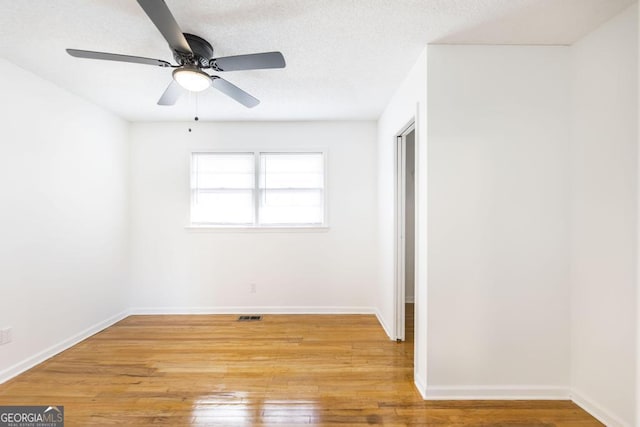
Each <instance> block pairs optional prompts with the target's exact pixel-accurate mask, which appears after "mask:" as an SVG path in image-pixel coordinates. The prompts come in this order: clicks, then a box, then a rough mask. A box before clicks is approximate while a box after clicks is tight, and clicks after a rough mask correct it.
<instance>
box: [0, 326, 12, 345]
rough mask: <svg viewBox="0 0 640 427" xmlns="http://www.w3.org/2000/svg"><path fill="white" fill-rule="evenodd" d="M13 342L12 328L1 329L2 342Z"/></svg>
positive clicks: (0, 340) (0, 337) (0, 339)
mask: <svg viewBox="0 0 640 427" xmlns="http://www.w3.org/2000/svg"><path fill="white" fill-rule="evenodd" d="M10 342H11V328H3V329H0V344H9V343H10Z"/></svg>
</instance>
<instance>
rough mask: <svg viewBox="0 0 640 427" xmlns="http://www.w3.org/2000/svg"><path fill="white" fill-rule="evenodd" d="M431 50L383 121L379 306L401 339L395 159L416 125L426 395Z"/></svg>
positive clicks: (419, 332)
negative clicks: (399, 141) (403, 136)
mask: <svg viewBox="0 0 640 427" xmlns="http://www.w3.org/2000/svg"><path fill="white" fill-rule="evenodd" d="M426 105H427V50H426V49H425V50H424V51H423V52H422V53H421V54H420V57H419V58H418V60H417V61H416V63H415V65H414V66H413V68H412V69H411V71H410V72H409V74H408V75H407V77H406V78H405V80H404V81H403V83H402V84H401V85H400V87H399V88H398V90H397V91H396V93H395V94H394V96H393V98H392V99H391V100H390V101H389V104H388V105H387V107H386V108H385V110H384V112H383V113H382V115H381V116H380V119H379V120H378V163H377V164H378V239H379V241H378V244H379V247H378V270H377V275H378V281H377V284H378V291H377V292H376V295H377V301H376V307H377V308H378V311H379V318H380V321H381V322H382V324H383V326H384V328H385V330H386V331H387V334H388V335H389V336H390V337H391V338H393V339H395V337H396V297H397V295H396V292H395V270H394V268H395V267H394V259H395V254H394V248H395V241H394V238H395V225H394V221H395V218H394V215H395V201H394V197H395V194H394V191H395V190H394V182H395V175H394V174H395V171H394V166H395V163H394V162H395V161H394V158H395V155H394V146H395V141H396V136H397V135H398V134H400V132H402V131H403V130H404V127H406V125H408V124H409V123H410V122H412V121H414V120H415V123H416V127H415V129H416V135H415V155H416V158H417V160H416V167H417V170H416V174H417V180H416V182H417V184H416V188H415V203H416V221H415V227H416V234H417V239H416V246H415V251H416V260H417V262H416V265H415V269H416V286H415V291H416V294H415V317H416V329H415V350H414V379H415V382H416V385H417V387H418V389H419V390H420V391H421V392H424V387H425V384H426V375H427V371H426V360H427V358H426V352H427V350H426V343H427V339H426V333H427V330H426V325H427V312H426V291H427V257H426V253H427V222H426V221H427V214H426V212H427V186H426V184H427V178H426V177H427V167H426V166H427V143H426V141H427V128H426V126H427V120H426V113H425V111H426Z"/></svg>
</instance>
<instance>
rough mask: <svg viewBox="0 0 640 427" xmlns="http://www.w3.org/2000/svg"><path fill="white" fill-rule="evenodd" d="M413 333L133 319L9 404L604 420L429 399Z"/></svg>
mask: <svg viewBox="0 0 640 427" xmlns="http://www.w3.org/2000/svg"><path fill="white" fill-rule="evenodd" d="M410 310H411V307H409V310H408V314H409V315H411V311H410ZM409 324H410V322H409ZM407 332H408V334H407V335H408V338H409V339H408V340H407V342H405V343H401V344H398V343H395V342H393V341H390V340H389V339H388V338H387V336H386V335H385V334H384V332H383V330H382V329H381V327H380V325H379V324H378V322H377V320H376V318H375V317H374V316H367V315H335V316H334V315H286V316H285V315H282V316H276V315H267V316H264V320H262V321H260V322H252V323H242V322H237V321H236V316H226V315H216V316H209V315H202V316H200V315H198V316H131V317H128V318H126V319H124V320H123V321H121V322H119V323H118V324H116V325H114V326H112V327H110V328H108V329H106V330H104V331H102V332H101V333H99V334H97V335H94V336H93V337H91V338H89V339H87V340H86V341H83V342H82V343H80V344H78V345H76V346H74V347H73V348H71V349H69V350H67V351H65V352H63V353H61V354H59V355H58V356H56V357H53V358H52V359H50V360H48V361H46V362H45V363H43V364H41V365H39V366H37V367H35V368H33V369H31V370H30V371H28V372H26V373H24V374H22V375H20V376H18V377H16V378H14V379H13V380H11V381H9V382H7V383H5V384H3V385H0V405H9V404H12V405H13V404H16V405H17V404H22V405H24V404H32V405H64V407H65V418H66V424H65V425H66V426H88V425H100V426H102V425H105V426H107V425H118V424H119V425H125V426H131V425H138V426H148V425H155V424H165V425H173V426H188V425H198V426H208V425H221V426H233V425H267V424H268V425H274V424H275V425H292V426H299V425H305V424H319V425H332V424H340V425H345V424H348V425H363V426H364V425H372V424H373V425H375V424H380V425H387V426H394V425H397V426H400V425H431V426H463V425H464V426H469V425H475V426H520V427H523V426H585V427H586V426H600V425H601V424H600V423H598V422H597V421H596V420H595V419H593V418H592V417H591V416H589V415H588V414H587V413H586V412H584V411H582V410H581V409H580V408H578V407H577V406H576V405H574V404H573V403H571V402H568V401H508V402H507V401H466V402H448V401H431V402H425V401H423V400H422V399H421V398H420V396H419V394H418V392H417V391H416V390H415V388H414V386H413V368H412V357H413V340H412V328H408V331H407Z"/></svg>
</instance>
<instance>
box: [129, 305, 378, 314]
mask: <svg viewBox="0 0 640 427" xmlns="http://www.w3.org/2000/svg"><path fill="white" fill-rule="evenodd" d="M130 314H134V315H146V314H376V310H375V309H374V308H372V307H333V306H331V307H322V306H298V307H284V306H283V307H280V306H267V307H264V306H259V307H246V306H242V307H134V308H132V309H131V310H130Z"/></svg>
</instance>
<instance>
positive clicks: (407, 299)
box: [404, 295, 416, 304]
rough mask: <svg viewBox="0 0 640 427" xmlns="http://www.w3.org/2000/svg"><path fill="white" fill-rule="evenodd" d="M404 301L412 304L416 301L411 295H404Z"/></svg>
mask: <svg viewBox="0 0 640 427" xmlns="http://www.w3.org/2000/svg"><path fill="white" fill-rule="evenodd" d="M404 302H405V303H408V304H414V303H415V302H416V299H415V297H413V296H408V295H405V297H404Z"/></svg>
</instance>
